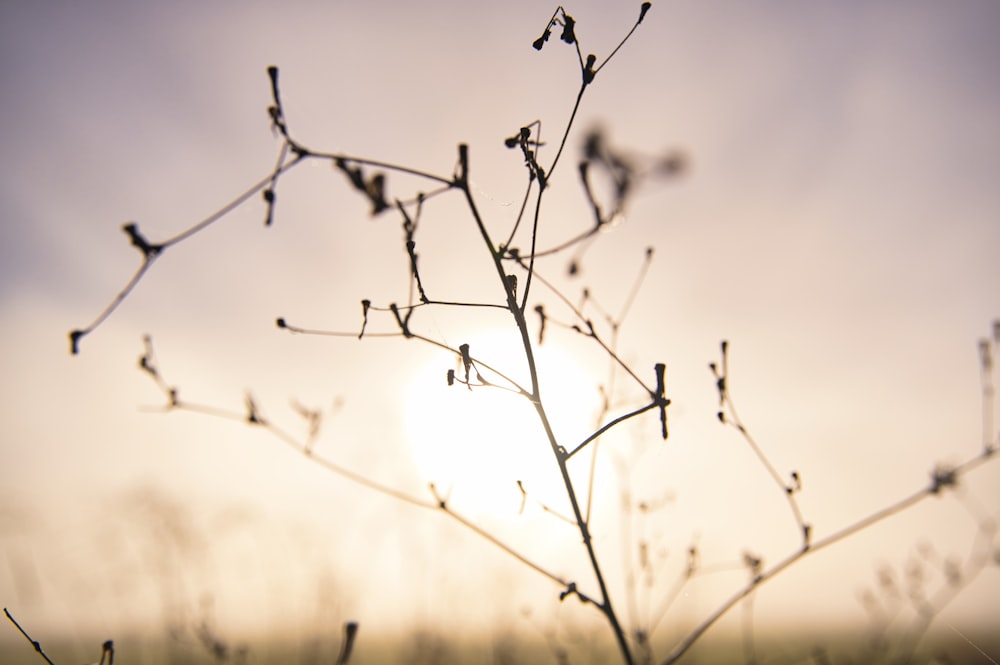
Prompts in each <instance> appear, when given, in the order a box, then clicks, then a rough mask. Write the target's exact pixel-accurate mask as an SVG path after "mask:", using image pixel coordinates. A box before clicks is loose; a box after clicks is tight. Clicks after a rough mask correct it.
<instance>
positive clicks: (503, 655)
mask: <svg viewBox="0 0 1000 665" xmlns="http://www.w3.org/2000/svg"><path fill="white" fill-rule="evenodd" d="M34 637H35V639H38V640H39V641H40V642H41V644H42V648H43V649H44V650H45V652H46V654H47V655H48V656H49V657H50V658H51V659H52V660H53V661H54V662H55V663H56V665H80V664H82V663H96V662H98V660H99V658H100V646H101V643H102V642H103V639H100V638H94V639H90V640H87V639H82V638H81V639H74V640H65V639H64V640H60V639H53V640H48V639H44V636H34ZM573 639H575V641H572V642H571V641H569V640H562V639H560V640H558V642H556V641H549V640H547V639H546V638H544V637H540V636H531V635H515V634H498V635H495V636H492V637H487V638H479V639H477V638H475V637H473V636H468V635H460V634H459V635H448V634H446V633H445V632H443V631H442V632H431V631H424V632H418V633H413V634H410V635H406V636H402V637H388V636H380V635H377V634H373V633H366V632H365V631H364V630H363V629H362V630H361V631H360V633H359V636H358V641H357V643H356V645H355V650H354V652H353V654H352V657H351V659H350V663H354V664H357V665H381V664H383V663H407V664H409V665H421V664H425V663H426V664H428V665H429V664H431V663H436V664H442V665H447V664H451V663H455V664H458V663H495V664H498V665H499V664H514V663H517V664H518V665H535V664H538V665H542V664H548V663H574V664H581V665H589V664H594V663H616V662H619V661H618V656H617V653H615V652H614V651H613V650H611V649H610V647H611V645H610V644H598V643H595V641H594V640H595V637H594V635H592V634H584V633H580V634H577V635H575V636H574V638H573ZM225 646H226V650H225V651H215V652H213V651H212V649H211V648H210V647H208V646H207V645H205V644H202V643H199V642H198V641H197V639H196V638H195V637H194V635H187V636H176V637H174V638H163V637H159V638H157V637H151V636H122V637H119V638H118V639H116V640H115V662H116V663H119V664H120V665H122V664H136V665H168V664H169V665H178V664H180V663H191V664H194V665H198V664H206V665H207V664H210V663H247V664H248V665H249V664H254V665H271V664H275V665H277V664H278V663H280V664H281V665H312V664H313V663H331V664H332V663H334V662H336V660H337V656H338V652H339V648H340V631H339V630H336V631H333V633H332V634H331V635H316V636H312V637H308V638H304V639H301V640H295V641H283V640H267V641H254V640H253V639H250V640H248V641H240V640H234V641H233V642H232V643H226V644H225ZM753 651H754V654H755V656H756V661H755V662H757V663H762V664H763V663H767V664H774V665H777V664H779V663H783V664H793V663H817V664H822V663H880V662H896V661H894V660H893V659H892V658H893V657H894V656H895V654H889V657H888V658H887V657H886V654H885V653H884V652H879V651H877V650H872V648H871V644H870V643H869V642H868V641H867V640H866V639H865V637H864V636H863V635H859V634H852V633H828V634H815V635H808V634H801V633H795V634H776V635H771V636H769V637H760V636H758V637H757V638H756V639H755V641H754V645H753ZM666 653H667V648H666V647H665V646H663V647H661V649H660V650H659V651H657V652H656V654H654V655H655V656H658V657H660V658H663V657H664V656H665V655H666ZM998 659H1000V635H998V634H996V633H994V634H993V635H988V634H985V633H984V634H975V635H966V634H962V633H960V632H957V631H956V630H954V629H951V628H949V627H948V626H942V627H939V628H938V629H937V631H936V633H935V636H934V639H933V640H931V639H928V640H924V641H923V642H922V643H921V647H920V648H919V649H918V651H917V654H916V656H915V657H914V658H913V659H911V660H909V661H907V662H912V663H949V664H951V665H984V664H989V663H996V662H997V660H998ZM43 662H44V661H43V660H42V659H41V658H40V657H39V656H38V655H37V654H35V653H34V651H33V649H32V647H31V645H30V644H29V643H28V642H27V641H25V640H24V639H23V638H21V637H20V636H19V635H17V634H16V632H15V630H14V629H13V627H10V628H9V630H5V634H4V635H3V637H2V639H0V663H3V664H4V665H38V663H43ZM681 662H683V663H747V662H750V658H748V652H747V650H746V648H745V645H744V642H743V640H742V639H741V637H740V636H738V635H728V636H718V635H715V636H711V635H710V636H709V637H708V638H706V639H704V640H703V641H702V642H700V643H699V644H697V646H695V647H694V648H692V650H691V651H689V652H688V654H687V655H686V656H685V657H684V658H683V659H682V660H681Z"/></svg>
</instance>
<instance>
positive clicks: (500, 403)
mask: <svg viewBox="0 0 1000 665" xmlns="http://www.w3.org/2000/svg"><path fill="white" fill-rule="evenodd" d="M468 343H469V353H470V356H471V357H472V358H474V359H476V360H478V361H481V362H484V363H486V364H488V365H489V366H490V367H493V368H495V369H497V370H498V371H500V372H503V373H504V374H505V375H506V376H508V377H510V378H511V379H512V380H514V381H517V382H518V383H519V385H521V386H522V387H524V388H525V389H526V390H530V381H529V378H528V370H527V361H526V360H525V357H524V351H523V349H522V347H521V343H520V337H519V336H518V335H517V331H516V330H512V331H511V332H510V333H508V334H501V333H499V332H492V333H484V334H481V335H478V336H476V337H474V338H472V339H470V340H469V341H468ZM535 361H536V367H537V368H538V376H539V383H540V385H541V391H542V402H543V404H544V405H545V409H546V413H547V415H548V418H549V422H550V423H551V425H552V429H553V431H554V433H555V434H556V437H557V439H558V442H559V444H560V445H562V446H564V447H566V448H572V447H573V446H575V445H576V444H577V443H579V442H580V441H582V440H583V439H584V438H585V437H586V436H587V434H588V433H589V432H590V431H591V430H592V429H593V419H594V417H595V415H596V412H597V409H598V408H599V404H600V393H599V390H598V384H597V381H596V376H588V374H587V373H586V372H585V371H584V369H583V368H582V367H581V366H580V365H579V364H578V363H575V362H574V360H573V358H572V357H571V356H570V355H569V354H567V353H565V352H564V351H562V350H560V349H559V347H558V346H557V345H555V344H552V343H548V344H545V345H542V346H536V348H535ZM448 370H455V375H456V377H457V379H459V380H461V379H464V377H465V371H464V364H463V363H462V360H461V358H460V356H459V355H458V354H455V355H452V354H449V353H447V352H442V353H441V354H439V355H436V356H435V358H434V359H433V360H431V361H429V362H428V363H427V365H425V366H424V367H423V368H421V369H420V370H419V371H417V372H415V373H414V375H413V378H412V379H411V381H410V384H409V386H408V388H407V391H406V409H405V416H404V417H405V426H406V432H407V438H408V442H409V447H410V449H411V451H412V455H413V460H414V462H415V464H416V467H417V470H418V473H420V474H421V476H422V478H423V479H424V480H425V481H426V482H432V483H434V485H435V487H436V488H437V490H438V492H439V493H440V494H441V496H443V497H446V498H447V499H448V501H449V505H451V506H453V507H454V508H455V509H456V510H459V511H460V512H462V513H463V514H466V515H487V514H488V515H491V516H494V517H506V516H509V517H514V516H517V515H518V514H519V513H520V512H521V511H522V510H524V509H525V508H527V507H529V506H530V507H532V508H537V506H538V504H539V502H541V503H544V504H545V505H546V506H549V507H550V508H553V509H555V510H564V511H565V512H568V508H567V507H566V499H565V490H564V488H563V485H562V479H561V476H560V474H559V470H558V467H557V465H556V463H555V458H554V454H553V452H552V448H551V445H550V443H549V441H548V438H547V436H546V434H545V430H544V428H543V427H542V424H541V420H540V419H539V416H538V413H537V411H536V409H535V407H534V405H533V404H532V402H531V401H530V400H529V399H528V398H526V397H525V396H523V395H521V394H518V393H517V392H516V391H514V390H507V389H504V388H501V387H499V386H500V385H504V386H505V387H508V388H509V387H510V386H509V385H508V384H507V383H506V382H504V381H503V380H502V379H500V378H499V377H496V376H495V375H493V374H492V373H490V372H489V371H488V370H486V369H483V370H482V375H483V378H485V379H487V380H488V381H489V382H490V383H493V384H496V385H494V386H478V385H475V386H473V387H472V389H471V390H470V389H469V388H468V387H466V386H465V385H462V384H461V383H459V381H456V382H455V383H454V385H451V386H449V385H448V382H447V380H446V375H447V372H448ZM471 378H472V382H473V383H475V370H473V372H472V373H471ZM522 489H523V490H524V491H525V492H527V497H525V494H524V492H522Z"/></svg>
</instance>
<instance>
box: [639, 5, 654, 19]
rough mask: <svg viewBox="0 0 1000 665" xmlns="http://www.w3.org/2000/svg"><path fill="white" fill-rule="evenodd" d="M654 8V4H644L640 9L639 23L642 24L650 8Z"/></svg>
mask: <svg viewBox="0 0 1000 665" xmlns="http://www.w3.org/2000/svg"><path fill="white" fill-rule="evenodd" d="M652 6H653V3H652V2H644V3H642V7H640V8H639V20H638V23H642V19H644V18H646V12H648V11H649V8H650V7H652Z"/></svg>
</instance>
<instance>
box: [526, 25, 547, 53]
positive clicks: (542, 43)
mask: <svg viewBox="0 0 1000 665" xmlns="http://www.w3.org/2000/svg"><path fill="white" fill-rule="evenodd" d="M551 34H552V31H551V30H549V29H548V28H546V29H545V32H543V33H542V36H541V37H539V38H538V39H536V40H535V41H533V42H531V45H532V46H534V47H535V50H536V51H541V50H542V47H543V46H545V42H547V41H549V35H551Z"/></svg>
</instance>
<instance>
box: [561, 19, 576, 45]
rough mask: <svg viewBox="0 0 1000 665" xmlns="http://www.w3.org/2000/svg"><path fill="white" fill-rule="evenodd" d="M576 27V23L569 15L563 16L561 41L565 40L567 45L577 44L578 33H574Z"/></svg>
mask: <svg viewBox="0 0 1000 665" xmlns="http://www.w3.org/2000/svg"><path fill="white" fill-rule="evenodd" d="M575 25H576V21H575V20H574V19H573V17H572V16H570V15H569V14H565V13H564V14H563V30H562V34H561V35H560V36H559V39H561V40H563V41H564V42H566V43H567V44H573V43H575V42H576V33H575V32H574V31H573V27H574V26H575Z"/></svg>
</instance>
